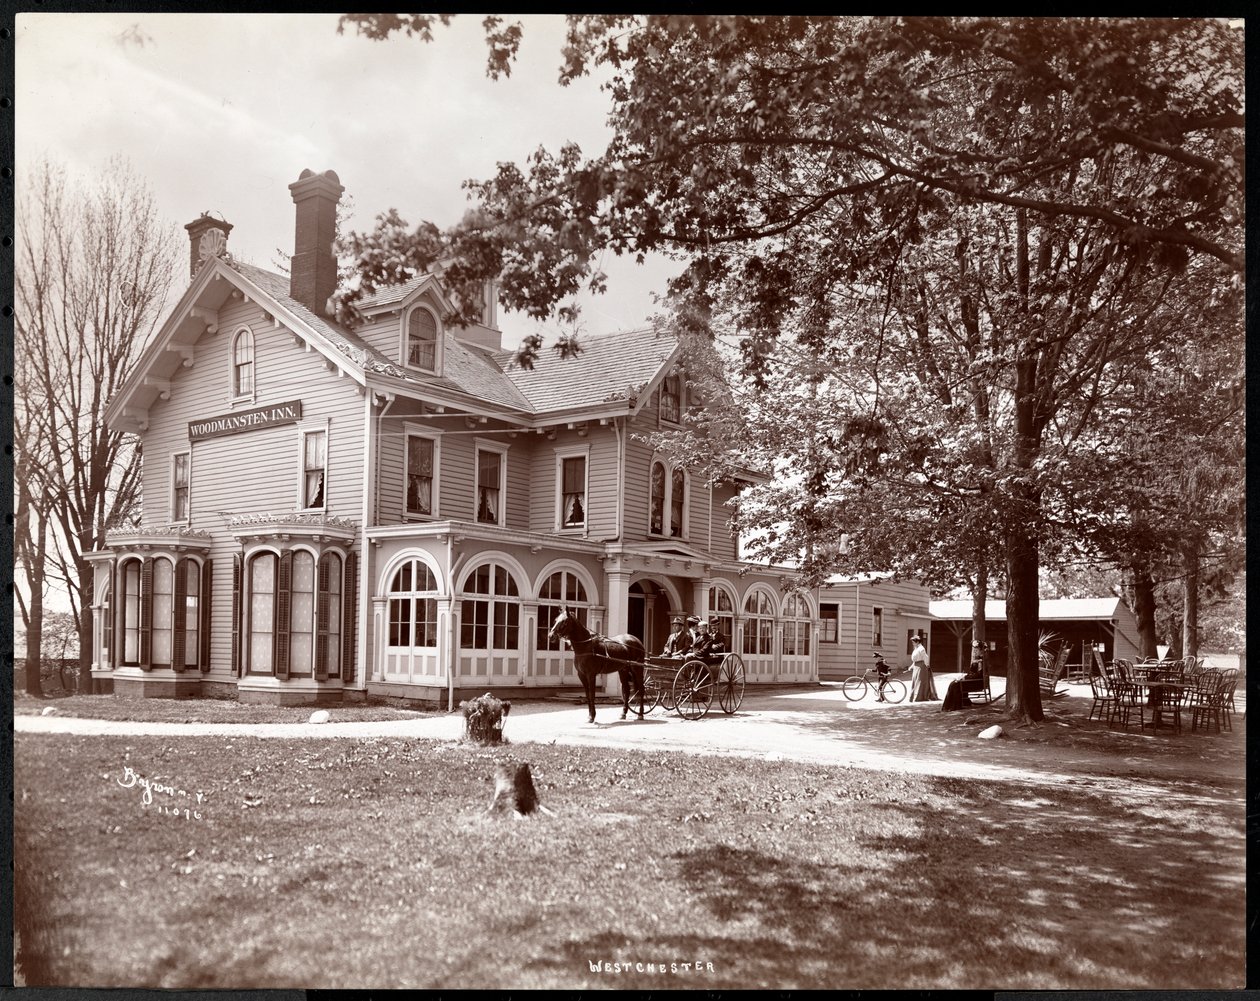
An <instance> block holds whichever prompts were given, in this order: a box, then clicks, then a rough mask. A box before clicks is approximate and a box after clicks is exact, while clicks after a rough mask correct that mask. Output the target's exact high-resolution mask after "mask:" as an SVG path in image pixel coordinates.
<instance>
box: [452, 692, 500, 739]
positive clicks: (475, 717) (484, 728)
mask: <svg viewBox="0 0 1260 1001" xmlns="http://www.w3.org/2000/svg"><path fill="white" fill-rule="evenodd" d="M459 708H460V709H461V710H462V711H463V713H464V739H465V740H473V741H476V742H477V743H478V744H499V743H502V742H503V721H504V720H505V719H507V714H508V713H510V712H511V711H512V703H511V702H503V701H501V700H500V699H496V698H495V697H494V696H493V695H491V694H490V693H489V692H486V694H485V695H481V696H478V697H477V698H475V699H472V700H471V701H469V702H461V703H460V704H459Z"/></svg>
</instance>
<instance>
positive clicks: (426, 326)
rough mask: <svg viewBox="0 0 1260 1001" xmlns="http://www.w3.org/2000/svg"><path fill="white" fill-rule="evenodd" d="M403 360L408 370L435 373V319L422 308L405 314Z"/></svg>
mask: <svg viewBox="0 0 1260 1001" xmlns="http://www.w3.org/2000/svg"><path fill="white" fill-rule="evenodd" d="M405 360H406V363H407V365H408V366H409V367H410V368H418V369H421V370H423V371H425V372H436V371H437V366H438V322H437V317H436V316H434V315H433V313H431V312H430V311H429V310H427V309H425V308H424V307H423V306H417V307H416V308H415V309H413V310H412V311H411V312H410V313H408V314H407V344H406V356H405Z"/></svg>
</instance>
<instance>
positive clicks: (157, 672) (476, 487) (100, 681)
mask: <svg viewBox="0 0 1260 1001" xmlns="http://www.w3.org/2000/svg"><path fill="white" fill-rule="evenodd" d="M289 190H290V193H291V194H292V198H293V201H294V203H295V205H296V238H295V248H294V255H293V258H292V267H291V272H290V275H289V276H287V277H285V276H281V275H278V274H273V273H271V272H269V271H266V270H263V269H261V268H258V267H254V266H252V265H248V264H244V263H240V262H237V261H234V260H233V259H232V257H231V255H230V254H229V253H228V252H227V243H228V235H229V232H230V231H231V229H232V228H233V227H232V226H231V225H230V224H228V223H226V222H224V221H222V220H219V219H215V218H211V217H209V216H208V215H203V216H201V217H200V218H198V219H196V220H195V221H193V222H192V223H189V224H188V226H187V227H186V229H187V231H188V234H189V240H190V258H191V265H192V282H191V284H190V285H189V287H188V289H187V291H186V292H185V293H184V295H183V297H182V298H181V299H180V301H179V303H178V304H177V305H176V307H175V309H174V310H173V312H172V313H171V314H170V316H169V318H168V319H167V320H166V322H165V324H164V325H163V326H162V327H161V329H160V330H159V331H158V333H157V335H156V337H155V338H154V339H153V341H152V343H150V344H149V346H148V347H147V348H146V350H145V351H144V352H143V354H142V355H141V357H140V358H139V360H138V362H137V364H136V367H135V370H134V371H133V372H132V373H131V374H130V376H129V378H128V380H127V382H126V383H125V385H124V387H123V389H122V390H121V391H120V392H119V393H118V394H117V395H116V396H115V398H114V399H112V400H111V401H110V404H109V409H108V414H107V417H108V420H109V422H110V424H111V426H112V427H114V428H116V429H118V430H124V431H130V432H134V433H136V434H138V435H139V436H140V438H141V442H142V450H143V511H142V515H141V519H140V526H139V527H138V528H133V529H127V530H120V531H113V532H111V533H109V535H108V536H107V545H106V546H105V547H104V549H102V550H101V551H99V552H96V553H94V554H92V556H91V559H92V560H93V561H94V562H95V570H96V574H95V591H94V595H93V601H92V613H93V616H94V626H95V628H94V636H95V647H96V649H95V650H94V651H93V656H92V659H93V667H92V674H93V678H94V680H95V682H96V685H95V687H96V688H97V689H98V690H103V691H109V690H112V691H114V692H116V693H119V694H131V695H142V696H168V697H169V696H180V697H184V696H217V697H235V698H238V699H240V700H242V701H253V702H272V703H285V704H289V703H304V702H320V703H328V702H338V701H341V700H343V699H344V700H352V699H363V698H364V697H366V696H391V697H399V698H403V699H408V700H416V701H425V702H438V703H441V704H446V703H447V702H448V700H450V702H451V704H454V703H455V702H457V701H458V700H459V699H461V698H468V697H471V696H474V695H479V694H481V693H482V692H485V691H495V692H496V693H499V694H507V695H509V696H510V695H511V694H513V693H515V694H516V695H518V696H521V695H525V694H527V693H528V692H529V690H531V689H553V690H554V689H558V688H561V687H564V686H574V685H577V683H578V682H577V677H576V674H575V672H574V667H573V655H572V652H571V651H569V650H567V649H563V648H561V647H559V646H558V645H557V644H556V643H554V642H551V641H549V640H548V636H547V632H548V629H549V627H550V625H551V623H552V622H553V621H554V619H555V617H556V615H557V614H558V612H559V609H560V608H561V607H562V605H567V606H569V607H570V608H572V609H575V610H576V611H577V614H578V615H579V616H580V617H582V618H583V619H584V620H585V622H586V623H587V625H588V626H589V627H590V628H591V629H593V630H596V631H600V632H605V633H609V634H616V633H623V632H630V633H634V634H636V635H638V636H640V637H641V638H642V639H643V640H644V642H645V644H646V645H647V647H648V650H649V652H655V651H659V650H660V649H661V647H662V646H663V644H664V640H665V637H666V634H667V633H668V631H669V619H670V616H671V615H673V614H676V613H681V614H695V615H698V616H700V617H701V618H707V619H708V620H709V621H710V622H711V623H712V624H713V625H714V626H715V628H716V630H717V631H718V632H719V633H721V634H722V635H723V638H724V640H725V642H726V643H727V645H728V649H733V650H736V651H738V652H739V653H740V654H741V655H742V657H743V659H744V663H745V667H746V670H747V677H748V681H749V682H750V683H752V684H756V683H774V682H808V681H816V680H818V679H819V678H820V677H821V678H828V677H843V676H844V675H846V674H848V673H850V672H851V670H852V667H853V665H855V664H859V665H861V666H862V667H864V666H865V665H866V663H868V662H869V658H870V652H871V650H872V649H883V650H884V652H885V653H886V654H887V655H889V656H890V659H891V658H892V657H896V658H898V659H900V660H904V654H905V653H906V652H908V650H909V644H908V638H907V637H908V634H909V632H911V631H917V632H922V633H924V634H925V635H926V634H927V633H928V632H929V627H930V621H931V620H930V614H929V611H928V595H927V592H926V591H925V590H924V589H923V588H922V587H920V586H919V585H917V584H914V583H907V582H901V583H893V582H891V581H886V580H880V579H877V578H862V579H856V580H855V579H852V578H850V579H847V580H844V581H839V580H837V581H835V582H834V583H833V585H831V586H828V587H825V588H823V589H821V590H814V591H805V592H799V591H795V592H793V591H787V592H785V591H783V590H782V589H781V583H782V582H784V581H786V580H790V571H789V570H786V569H785V568H774V567H766V566H762V565H754V564H748V563H745V562H742V561H741V560H740V559H739V557H738V550H737V540H736V538H735V537H734V536H733V534H732V532H731V530H730V525H729V517H730V508H729V507H728V504H727V502H728V501H730V500H731V499H732V497H734V496H735V495H736V494H737V493H738V491H739V490H740V489H741V487H742V486H743V484H742V483H738V482H726V483H704V482H698V481H697V480H695V479H693V477H692V476H691V475H689V473H688V471H687V470H686V469H685V468H681V467H679V466H675V465H672V464H671V463H670V462H669V460H668V459H667V458H665V457H664V456H661V455H658V454H654V453H653V451H652V450H651V448H650V447H649V446H648V445H647V444H645V443H644V441H643V440H642V439H643V438H644V437H646V436H647V435H648V434H650V433H652V432H655V431H658V430H660V429H666V428H670V427H673V426H676V425H679V424H680V422H682V420H683V418H684V417H685V415H686V414H687V413H688V409H689V408H690V407H692V406H695V405H698V401H696V400H695V399H693V398H691V397H689V389H688V380H687V373H686V372H685V371H683V370H682V368H681V367H680V363H679V357H680V350H679V345H678V344H677V343H676V342H675V341H674V340H672V339H671V338H670V337H669V336H668V335H666V334H659V333H656V332H654V331H652V330H647V329H645V330H637V331H631V332H627V333H619V334H617V335H615V336H604V337H591V338H587V339H585V340H584V342H583V351H582V353H581V354H580V355H578V356H577V357H575V358H569V359H561V358H559V357H558V356H556V354H555V353H554V352H544V353H543V354H542V356H541V357H540V358H539V360H538V362H537V364H536V366H535V368H534V369H533V370H526V369H522V368H520V367H519V366H516V365H514V364H512V357H513V352H511V351H504V350H502V345H501V338H500V332H499V330H498V329H497V326H496V322H497V321H496V315H495V303H494V301H493V297H492V296H490V295H487V298H486V303H485V309H484V315H483V322H482V323H481V325H478V326H473V327H470V328H466V329H448V328H447V327H446V326H445V325H444V323H443V316H444V315H445V314H446V312H447V302H446V299H445V295H444V292H443V288H442V282H441V279H440V277H438V276H436V275H424V276H421V277H418V278H414V279H412V280H411V281H408V282H406V283H404V284H402V285H398V286H395V287H390V288H386V289H382V290H379V291H377V292H376V293H375V294H373V295H371V296H368V297H367V298H366V299H365V300H363V301H362V302H361V303H360V309H361V311H362V313H363V315H364V316H365V317H366V323H364V324H363V325H362V326H360V327H358V328H356V329H354V330H349V329H346V328H345V327H343V326H341V325H339V324H338V323H336V322H335V321H334V320H332V319H331V318H330V317H329V316H328V314H327V309H326V303H327V301H328V298H329V296H330V295H331V293H332V292H333V290H334V287H335V284H336V281H337V266H336V261H335V259H334V256H333V238H334V232H335V221H336V212H337V204H338V201H339V199H340V196H341V193H342V191H343V188H342V185H341V184H340V182H339V180H338V178H337V175H336V174H334V173H333V172H332V171H327V172H325V173H323V174H316V173H313V172H311V171H309V170H307V171H303V172H302V176H301V177H300V178H299V179H298V180H297V181H296V182H294V183H293V184H291V185H289ZM610 684H613V685H615V684H616V679H615V676H614V677H613V678H612V679H611V680H610ZM537 694H540V693H537Z"/></svg>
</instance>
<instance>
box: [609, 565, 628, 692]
mask: <svg viewBox="0 0 1260 1001" xmlns="http://www.w3.org/2000/svg"><path fill="white" fill-rule="evenodd" d="M630 575H631V572H630V571H629V570H609V571H607V572H606V573H605V574H604V576H605V577H606V578H607V583H606V584H605V586H604V590H605V593H606V594H607V599H606V602H605V604H606V605H607V608H608V621H607V627H606V628H605V630H604V633H605V635H607V636H620V635H621V634H622V633H628V632H629V631H630ZM604 694H605V695H611V696H613V697H614V698H616V697H620V695H621V679H620V678H618V677H617V675H616V674H615V673H614V674H606V675H604Z"/></svg>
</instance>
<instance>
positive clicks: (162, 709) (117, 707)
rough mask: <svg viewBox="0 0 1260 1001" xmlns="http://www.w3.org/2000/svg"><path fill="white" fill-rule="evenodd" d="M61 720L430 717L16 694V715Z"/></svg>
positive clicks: (350, 708) (374, 708) (358, 708)
mask: <svg viewBox="0 0 1260 1001" xmlns="http://www.w3.org/2000/svg"><path fill="white" fill-rule="evenodd" d="M49 707H51V708H53V709H55V710H56V711H57V714H58V715H59V716H78V717H83V718H86V719H110V720H136V721H138V722H142V723H305V722H306V721H307V720H308V719H310V716H311V713H313V712H314V711H315V710H316V709H319V708H325V709H327V710H328V715H329V717H330V722H333V723H350V722H356V721H364V722H366V721H375V720H391V719H417V718H419V717H421V716H429V715H433V714H432V713H424V712H418V711H416V710H413V709H396V708H394V707H393V706H382V705H355V704H346V705H336V706H268V705H252V704H250V703H247V702H236V701H234V700H231V699H123V698H119V697H117V696H114V695H66V696H62V697H60V698H50V699H33V698H29V697H27V696H25V695H17V696H15V697H14V700H13V713H14V715H15V716H38V715H39V714H40V713H42V712H43V711H44V710H45V709H47V708H49Z"/></svg>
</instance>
